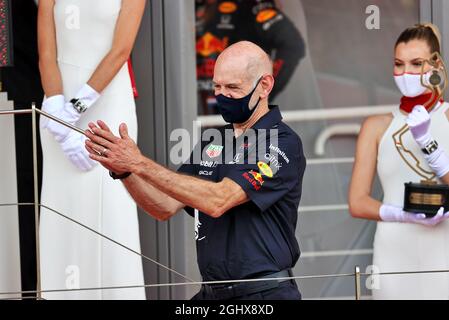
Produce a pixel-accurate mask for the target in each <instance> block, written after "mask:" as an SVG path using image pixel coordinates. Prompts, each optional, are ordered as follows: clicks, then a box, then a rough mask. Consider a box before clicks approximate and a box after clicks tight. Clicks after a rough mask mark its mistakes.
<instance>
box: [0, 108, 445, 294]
mask: <svg viewBox="0 0 449 320" xmlns="http://www.w3.org/2000/svg"><path fill="white" fill-rule="evenodd" d="M372 109H373V108H372V107H370V110H371V111H370V113H371V114H372V112H374V111H372ZM339 110H341V109H339ZM351 110H352V108H351ZM385 110H386V109H385V108H384V109H382V108H377V110H376V112H377V111H379V112H380V111H382V112H385ZM365 112H368V111H367V110H365ZM24 114H31V117H32V137H33V167H34V173H33V181H34V183H33V188H34V202H32V203H5V204H0V208H1V207H8V206H17V207H18V206H33V207H34V213H35V222H36V228H35V237H36V263H37V286H36V290H34V291H11V292H0V300H9V299H38V300H41V299H43V297H42V294H45V293H58V292H59V293H62V292H80V291H95V290H117V289H121V290H126V289H135V288H159V287H180V286H201V285H217V284H221V285H223V284H232V283H245V282H258V281H279V280H310V279H329V278H353V281H354V298H355V299H356V300H360V299H361V297H362V295H361V292H362V286H361V277H362V276H384V275H404V274H423V273H426V274H434V273H449V270H427V271H410V272H384V273H382V272H379V273H362V272H361V271H360V267H359V266H355V268H354V272H351V273H343V274H327V275H312V276H297V277H285V278H267V279H263V280H261V279H245V280H241V279H237V280H226V281H194V280H192V279H190V278H189V277H187V276H185V275H183V274H182V273H180V272H177V271H176V270H174V269H172V268H170V267H168V266H165V265H163V264H162V263H159V262H158V261H156V260H154V259H151V258H149V257H147V256H145V255H143V254H141V253H140V252H137V251H135V250H133V249H131V248H129V247H127V246H125V245H123V244H121V243H120V242H118V241H116V240H114V239H112V238H110V237H108V236H106V235H104V234H102V233H100V232H98V231H96V230H94V229H92V228H90V227H88V226H86V225H84V224H82V223H80V222H78V221H76V220H74V219H72V218H70V217H68V216H66V215H64V214H63V213H60V212H58V211H56V210H54V209H52V208H50V207H47V206H45V205H44V204H41V203H40V201H39V194H38V177H37V165H38V163H37V161H38V160H37V119H36V116H37V114H40V115H42V116H45V117H47V118H49V119H51V120H54V121H56V122H58V123H60V124H62V125H64V126H67V127H69V128H71V129H73V130H75V131H77V132H79V133H81V134H84V131H83V130H81V129H79V128H77V127H75V126H73V125H71V124H69V123H66V122H64V121H62V120H60V119H58V118H56V117H54V116H52V115H50V114H48V113H46V112H44V111H42V110H40V109H37V108H36V106H35V105H34V104H33V105H32V107H31V109H27V110H7V111H0V116H5V115H24ZM341 114H342V113H341V111H339V115H341ZM350 114H351V115H353V114H354V112H353V111H352V112H351V113H350ZM348 115H349V114H348ZM322 116H323V115H322V114H321V112H318V116H315V117H314V118H317V117H318V118H320V117H322ZM335 116H336V115H335ZM310 117H311V116H309V118H310ZM350 161H352V160H351V159H350V158H348V159H342V161H341V162H342V163H347V162H350ZM322 163H326V161H325V159H323V160H321V159H317V160H316V161H315V164H322ZM332 163H333V162H332ZM324 207H326V206H321V207H316V208H308V210H310V211H318V210H321V209H323V208H324ZM39 208H45V209H47V210H49V211H50V212H52V213H54V214H57V215H59V216H61V217H63V218H64V219H66V220H68V221H70V222H72V223H74V224H77V225H79V226H80V227H82V228H84V229H86V230H88V231H89V232H92V233H94V234H96V235H98V236H100V237H102V238H104V239H106V240H108V241H110V242H112V243H113V244H115V245H117V246H119V247H121V248H123V249H125V250H128V251H130V252H131V253H133V254H136V255H138V256H140V257H141V258H142V259H144V260H146V261H149V262H151V263H154V264H156V265H157V266H158V267H160V268H164V269H166V270H168V271H169V272H171V273H174V274H176V275H177V276H180V277H182V278H184V279H185V280H187V282H175V283H158V284H144V285H128V286H108V287H92V288H77V289H45V290H43V289H42V283H41V269H40V241H39V238H40V237H39ZM326 208H327V207H326ZM341 208H342V209H344V207H343V206H342V207H341ZM303 209H304V210H306V209H307V208H303ZM364 253H366V252H364ZM22 295H33V296H25V297H22ZM6 296H7V297H6ZM11 296H15V297H11ZM2 297H5V298H2Z"/></svg>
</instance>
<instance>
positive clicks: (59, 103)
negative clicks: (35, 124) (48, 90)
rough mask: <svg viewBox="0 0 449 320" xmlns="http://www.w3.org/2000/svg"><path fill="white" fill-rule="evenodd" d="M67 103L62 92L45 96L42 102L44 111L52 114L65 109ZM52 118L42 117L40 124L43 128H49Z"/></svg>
mask: <svg viewBox="0 0 449 320" xmlns="http://www.w3.org/2000/svg"><path fill="white" fill-rule="evenodd" d="M64 104H65V99H64V96H63V95H62V94H59V95H56V96H51V97H48V98H45V99H44V101H43V102H42V111H44V112H46V113H49V114H51V115H53V114H55V113H56V112H57V111H58V110H60V109H63V108H64ZM49 122H50V119H49V118H47V117H46V116H41V117H40V126H41V128H42V129H45V128H47V125H48V123H49Z"/></svg>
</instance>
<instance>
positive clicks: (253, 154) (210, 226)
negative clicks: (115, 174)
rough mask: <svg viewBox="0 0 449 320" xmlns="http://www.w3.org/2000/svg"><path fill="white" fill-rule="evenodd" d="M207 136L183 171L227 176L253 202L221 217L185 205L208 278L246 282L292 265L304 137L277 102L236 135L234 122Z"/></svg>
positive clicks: (296, 250) (201, 266)
mask: <svg viewBox="0 0 449 320" xmlns="http://www.w3.org/2000/svg"><path fill="white" fill-rule="evenodd" d="M216 130H217V129H216ZM217 132H218V133H219V135H218V137H217ZM206 136H208V134H207V131H206V132H204V133H203V139H202V140H205V141H202V142H201V143H199V144H198V145H197V147H196V148H195V150H194V152H193V153H192V155H191V157H190V159H189V161H188V162H186V163H185V164H183V165H182V166H181V167H180V168H179V170H178V171H179V172H181V173H185V174H188V175H193V176H198V177H200V178H202V179H206V180H210V181H213V182H220V181H222V180H223V179H225V178H229V179H231V180H233V181H234V182H236V183H237V184H238V185H240V186H241V187H242V189H243V190H244V191H245V193H246V194H247V196H248V198H249V199H250V201H249V202H247V203H245V204H242V205H239V206H237V207H234V208H232V209H231V210H229V211H227V212H226V213H224V214H223V215H222V216H221V217H220V218H218V219H216V218H212V217H210V216H208V215H206V214H204V213H202V212H198V211H197V210H195V209H193V208H189V207H187V208H186V211H187V212H188V213H189V214H190V215H191V216H193V217H195V224H196V230H195V238H196V241H197V256H198V265H199V269H200V272H201V275H202V277H203V281H214V280H229V279H248V278H254V277H259V276H263V275H266V274H270V273H274V272H278V271H282V270H285V269H288V268H292V267H294V265H295V264H296V262H297V260H298V258H299V256H300V250H299V245H298V241H297V239H296V237H295V229H296V225H297V219H298V206H299V201H300V199H301V189H302V180H303V175H304V171H305V166H306V160H305V158H304V154H303V149H302V143H301V139H300V138H299V136H298V135H297V134H296V133H295V132H294V131H293V130H292V129H291V128H290V127H288V126H287V125H286V124H285V123H283V122H282V116H281V113H280V111H279V108H278V107H277V106H270V112H269V113H268V114H266V115H265V116H264V117H263V118H261V119H260V120H259V121H258V122H257V123H256V124H255V126H253V128H252V130H249V132H247V133H245V135H243V136H240V137H238V138H235V135H234V133H233V127H232V125H228V126H225V127H222V128H220V129H218V131H215V134H210V136H211V138H210V139H209V138H207V139H205V137H206ZM220 136H221V137H220ZM198 148H200V149H198ZM195 152H196V155H195ZM195 160H196V161H195Z"/></svg>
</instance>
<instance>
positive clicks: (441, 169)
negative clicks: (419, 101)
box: [406, 105, 449, 178]
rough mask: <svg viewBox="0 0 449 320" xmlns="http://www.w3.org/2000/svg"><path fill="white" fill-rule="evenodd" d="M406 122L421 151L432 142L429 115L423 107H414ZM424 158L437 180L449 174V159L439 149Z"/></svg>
mask: <svg viewBox="0 0 449 320" xmlns="http://www.w3.org/2000/svg"><path fill="white" fill-rule="evenodd" d="M406 122H407V124H408V126H409V128H410V131H411V133H412V135H413V138H414V139H415V141H416V143H417V144H418V145H419V146H420V147H421V149H424V148H425V147H427V146H428V145H429V144H430V143H431V142H432V141H433V140H434V139H433V137H432V135H431V133H430V114H429V112H427V110H426V108H424V106H421V105H418V106H416V107H415V108H414V109H413V111H412V112H411V113H410V114H409V115H408V117H407V120H406ZM424 158H425V159H426V161H427V163H428V164H429V167H430V168H431V169H432V171H433V172H435V173H436V175H437V176H438V177H439V178H442V177H444V176H445V175H446V174H447V173H448V172H449V157H448V156H447V154H446V152H445V151H444V150H443V149H442V148H441V147H438V149H437V150H435V151H434V152H432V154H430V155H425V156H424Z"/></svg>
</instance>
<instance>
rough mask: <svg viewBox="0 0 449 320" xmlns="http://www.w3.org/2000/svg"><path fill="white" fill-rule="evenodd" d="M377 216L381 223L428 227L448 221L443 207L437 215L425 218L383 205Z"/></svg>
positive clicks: (448, 216) (447, 213)
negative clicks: (400, 223) (412, 224)
mask: <svg viewBox="0 0 449 320" xmlns="http://www.w3.org/2000/svg"><path fill="white" fill-rule="evenodd" d="M379 215H380V218H381V219H382V221H385V222H409V223H416V224H421V225H424V226H428V227H433V226H436V225H437V224H440V223H441V222H443V221H445V220H447V219H449V212H446V213H444V208H443V207H441V208H440V210H438V213H437V214H436V215H435V216H434V217H432V218H427V217H426V215H425V214H424V213H417V214H415V213H410V212H405V211H404V210H402V208H398V207H395V206H390V205H386V204H384V205H382V206H381V207H380V211H379Z"/></svg>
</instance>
